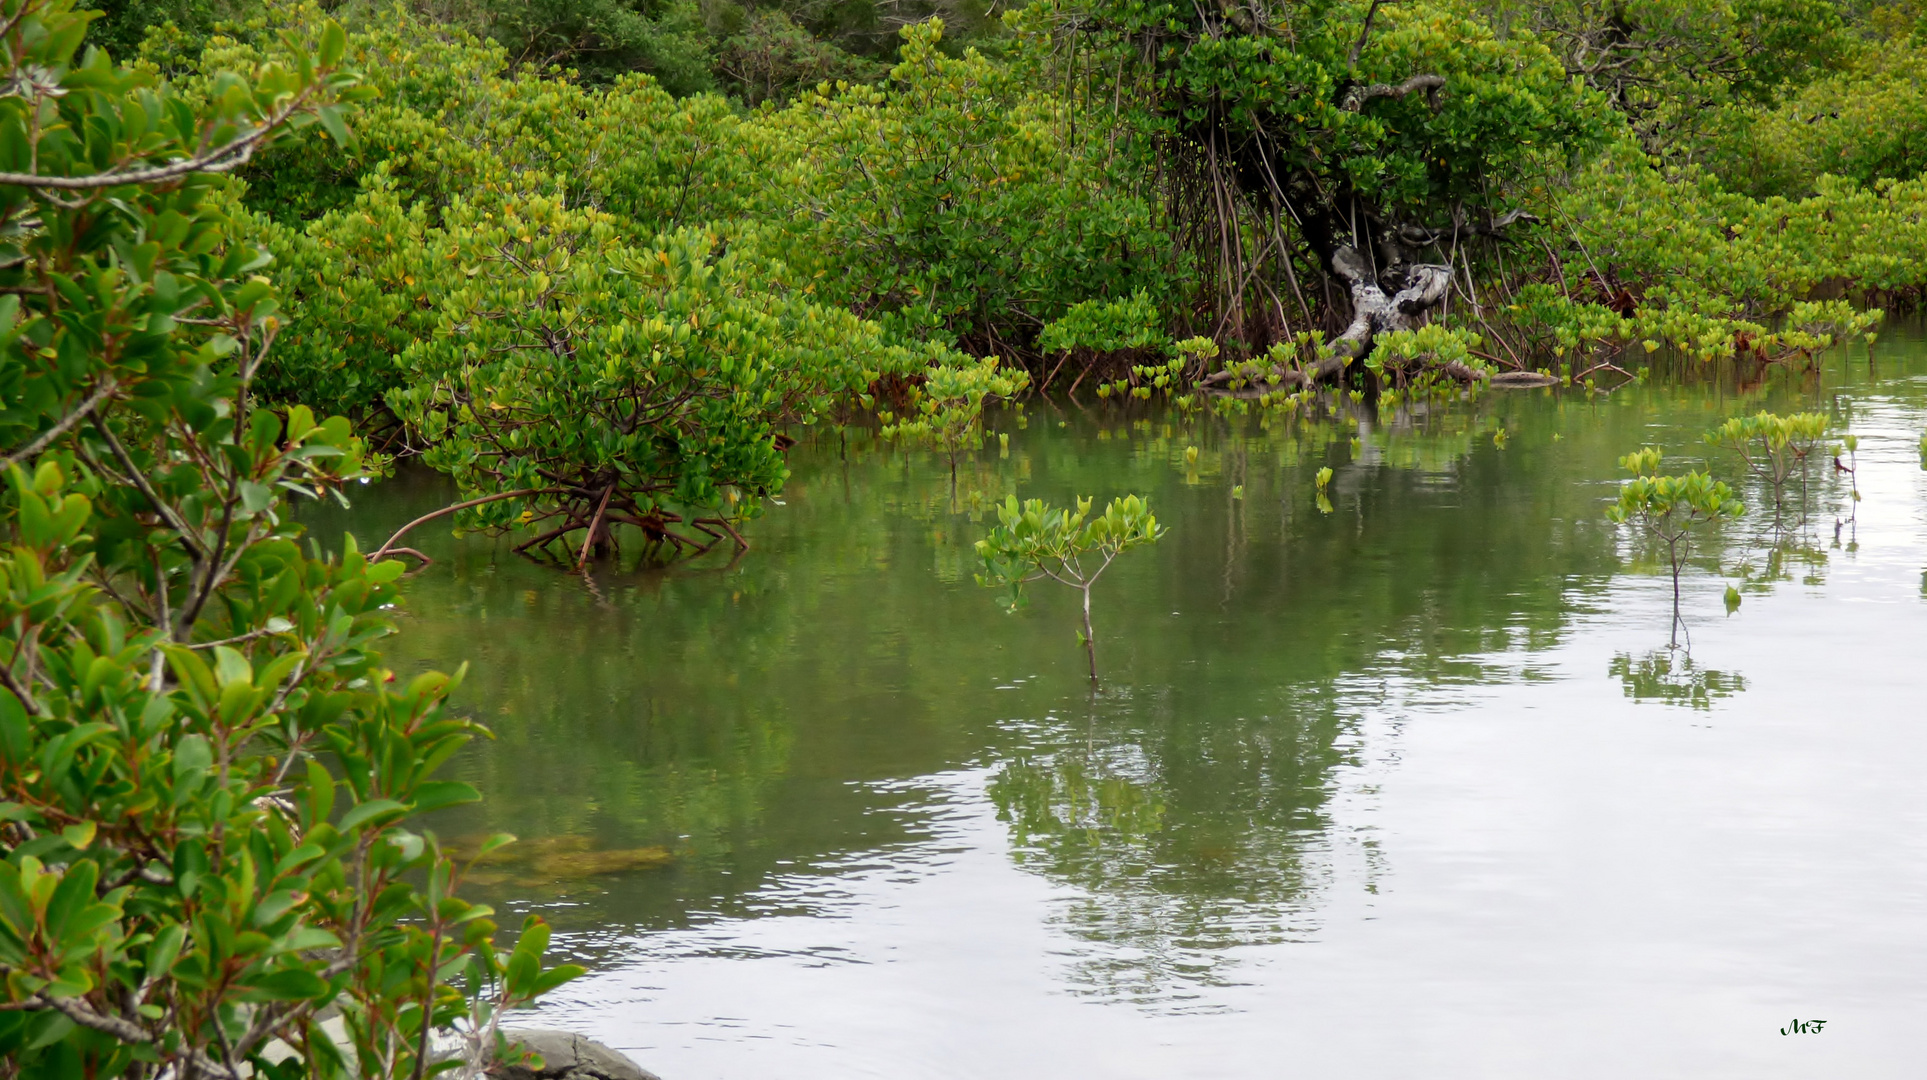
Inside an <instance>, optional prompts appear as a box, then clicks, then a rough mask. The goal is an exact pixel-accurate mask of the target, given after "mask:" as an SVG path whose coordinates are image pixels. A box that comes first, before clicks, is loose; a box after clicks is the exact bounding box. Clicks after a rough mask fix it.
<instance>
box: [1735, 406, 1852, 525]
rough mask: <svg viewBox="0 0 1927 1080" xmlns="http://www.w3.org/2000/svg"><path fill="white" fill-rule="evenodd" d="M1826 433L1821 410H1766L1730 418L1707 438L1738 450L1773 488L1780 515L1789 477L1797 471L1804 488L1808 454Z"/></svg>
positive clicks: (1775, 510) (1754, 471) (1774, 505)
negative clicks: (1785, 413)
mask: <svg viewBox="0 0 1927 1080" xmlns="http://www.w3.org/2000/svg"><path fill="white" fill-rule="evenodd" d="M1826 433H1827V418H1826V417H1825V416H1824V415H1822V414H1820V413H1795V414H1794V415H1792V416H1779V415H1777V414H1775V413H1770V412H1764V411H1762V412H1759V413H1755V414H1754V415H1752V416H1735V417H1733V418H1731V419H1729V420H1727V421H1726V423H1724V424H1721V425H1720V426H1719V427H1716V428H1714V429H1713V430H1711V431H1709V432H1707V433H1706V442H1707V443H1708V444H1709V445H1712V446H1720V447H1725V448H1726V449H1728V450H1731V451H1733V452H1734V453H1736V454H1738V455H1739V456H1740V461H1741V463H1742V464H1744V465H1745V466H1746V471H1747V472H1749V473H1752V474H1753V475H1754V476H1756V477H1758V478H1759V479H1761V480H1763V481H1765V482H1766V483H1767V485H1768V486H1770V487H1771V488H1772V489H1773V511H1774V513H1775V514H1776V515H1777V514H1779V513H1780V512H1781V511H1782V510H1784V509H1785V507H1786V484H1787V480H1788V479H1790V478H1791V477H1793V476H1794V475H1795V474H1796V473H1797V474H1798V475H1799V477H1800V482H1801V485H1802V487H1803V488H1804V486H1805V484H1806V464H1807V458H1808V457H1809V456H1810V455H1812V453H1813V448H1814V447H1815V446H1817V445H1819V442H1820V437H1821V436H1823V435H1825V434H1826Z"/></svg>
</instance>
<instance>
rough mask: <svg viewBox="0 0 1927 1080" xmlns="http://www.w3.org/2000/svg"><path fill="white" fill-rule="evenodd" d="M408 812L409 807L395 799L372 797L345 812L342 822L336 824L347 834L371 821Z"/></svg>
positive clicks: (397, 816)
mask: <svg viewBox="0 0 1927 1080" xmlns="http://www.w3.org/2000/svg"><path fill="white" fill-rule="evenodd" d="M407 812H408V808H407V807H406V806H403V805H402V804H401V803H398V802H396V801H395V800H393V799H370V800H369V801H367V802H365V803H362V804H361V805H359V806H357V807H355V808H354V809H352V810H350V811H348V812H347V813H346V814H343V815H342V817H341V824H339V825H338V826H336V828H338V829H340V830H341V832H342V833H343V834H344V835H345V834H347V833H350V832H353V831H354V830H356V829H358V828H360V827H362V826H363V825H366V824H368V823H369V822H371V821H376V820H379V819H383V818H389V819H392V818H399V817H401V816H403V815H404V814H406V813H407Z"/></svg>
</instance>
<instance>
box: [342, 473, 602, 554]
mask: <svg viewBox="0 0 1927 1080" xmlns="http://www.w3.org/2000/svg"><path fill="white" fill-rule="evenodd" d="M570 490H571V489H569V488H522V489H521V490H519V491H503V492H498V493H497V494H494V495H484V496H482V497H481V498H479V499H470V500H468V501H467V502H458V503H456V504H455V505H453V506H444V507H442V508H441V509H440V510H436V511H434V512H433V513H428V514H423V515H422V516H421V517H418V518H416V519H415V520H413V521H411V522H409V523H408V524H406V525H403V526H402V527H401V528H399V529H396V530H395V535H393V536H391V537H389V538H388V542H387V543H385V544H383V545H381V547H379V548H377V549H375V553H374V554H372V555H370V556H368V561H369V562H373V561H375V560H376V559H379V558H381V557H383V556H385V555H387V554H388V549H390V548H392V547H394V546H395V541H397V540H400V539H401V538H402V537H404V536H406V535H408V531H409V530H410V529H413V528H414V527H415V526H417V525H425V524H427V523H428V522H431V521H433V520H435V519H436V518H438V517H446V516H448V515H449V514H453V513H455V512H456V511H458V510H466V509H468V508H469V507H471V506H480V505H482V504H483V503H492V502H499V501H501V500H503V499H519V498H522V497H524V496H528V495H567V494H569V492H570Z"/></svg>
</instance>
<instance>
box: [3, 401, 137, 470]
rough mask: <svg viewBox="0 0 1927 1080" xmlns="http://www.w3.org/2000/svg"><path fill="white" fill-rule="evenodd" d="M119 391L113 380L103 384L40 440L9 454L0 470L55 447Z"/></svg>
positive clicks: (41, 436) (42, 435) (42, 433)
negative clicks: (54, 442)
mask: <svg viewBox="0 0 1927 1080" xmlns="http://www.w3.org/2000/svg"><path fill="white" fill-rule="evenodd" d="M118 389H120V384H119V383H117V382H115V381H114V380H112V379H108V380H107V381H106V382H104V383H102V384H101V387H100V389H98V390H95V391H94V392H93V393H92V394H90V395H88V397H87V400H85V401H83V402H81V403H80V405H79V407H78V408H76V409H74V411H73V412H70V413H68V414H67V415H66V416H63V417H61V418H60V422H59V423H57V424H55V425H54V426H53V427H50V428H48V429H47V430H46V431H44V432H41V434H40V437H39V438H37V439H35V440H34V441H32V442H30V443H28V444H27V445H25V446H23V447H21V448H20V449H18V450H15V451H14V452H13V453H11V454H8V455H7V456H6V457H5V458H4V459H0V469H6V468H9V467H11V466H12V465H13V464H14V462H17V461H26V460H29V459H31V458H33V457H35V456H36V455H38V454H39V453H40V452H41V451H42V450H45V449H46V448H47V447H49V446H51V445H53V441H54V440H55V439H58V438H60V437H61V436H62V435H65V434H67V432H68V431H70V430H72V429H73V427H74V425H76V424H78V423H80V422H81V421H82V420H85V419H87V417H88V416H90V415H92V414H93V411H94V408H95V406H98V405H99V404H100V403H101V402H103V401H106V400H107V398H108V397H109V396H111V395H112V394H113V392H114V391H116V390H118Z"/></svg>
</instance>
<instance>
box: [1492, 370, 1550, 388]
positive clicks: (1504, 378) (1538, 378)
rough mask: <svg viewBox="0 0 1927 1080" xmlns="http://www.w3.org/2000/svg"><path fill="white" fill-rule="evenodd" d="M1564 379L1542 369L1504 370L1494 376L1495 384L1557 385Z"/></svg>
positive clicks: (1493, 381) (1493, 383)
mask: <svg viewBox="0 0 1927 1080" xmlns="http://www.w3.org/2000/svg"><path fill="white" fill-rule="evenodd" d="M1564 381H1565V380H1563V379H1561V378H1559V377H1558V376H1557V375H1547V374H1545V373H1544V372H1540V371H1503V372H1500V373H1499V374H1497V375H1494V376H1492V385H1494V386H1557V385H1559V384H1560V383H1561V382H1564Z"/></svg>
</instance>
